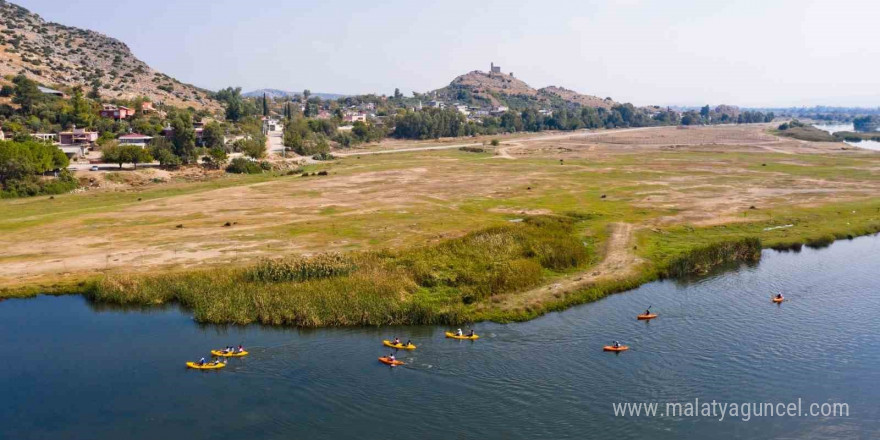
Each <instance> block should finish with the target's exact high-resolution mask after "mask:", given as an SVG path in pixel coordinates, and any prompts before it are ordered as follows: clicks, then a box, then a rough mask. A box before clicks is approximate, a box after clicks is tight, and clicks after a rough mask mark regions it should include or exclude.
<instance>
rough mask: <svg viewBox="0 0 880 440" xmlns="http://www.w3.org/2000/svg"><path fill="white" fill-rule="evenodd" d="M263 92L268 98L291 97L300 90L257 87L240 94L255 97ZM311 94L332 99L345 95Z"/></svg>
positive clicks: (299, 93) (300, 93) (298, 93)
mask: <svg viewBox="0 0 880 440" xmlns="http://www.w3.org/2000/svg"><path fill="white" fill-rule="evenodd" d="M263 93H265V94H266V96H268V97H269V98H292V97H294V96H297V95H302V92H301V91H300V92H289V91H286V90H279V89H259V90H253V91H250V92H247V93H242V96H245V97H248V98H257V97H260V96H263ZM311 96H317V97H319V98H321V99H329V100H333V99H339V98H345V97H346V96H347V95H340V94H338V93H312V95H311Z"/></svg>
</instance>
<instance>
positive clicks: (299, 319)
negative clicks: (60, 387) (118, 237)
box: [87, 217, 590, 327]
mask: <svg viewBox="0 0 880 440" xmlns="http://www.w3.org/2000/svg"><path fill="white" fill-rule="evenodd" d="M576 222H577V220H575V219H571V218H568V217H534V218H528V219H526V220H525V221H523V222H522V223H519V224H507V225H503V226H496V227H491V228H487V229H484V230H481V231H477V232H473V233H470V234H467V235H465V236H463V237H460V238H457V239H452V240H448V241H446V242H443V243H440V244H437V245H433V246H428V247H421V248H410V249H403V250H399V251H378V252H369V253H362V254H353V255H347V256H342V255H337V254H327V255H318V256H314V257H309V258H304V257H291V258H286V259H277V260H266V261H261V262H259V263H257V264H256V265H254V266H252V267H247V268H239V269H210V270H198V271H187V272H180V273H171V274H167V273H166V274H161V275H111V276H107V277H106V278H105V279H104V280H102V281H101V282H99V283H97V285H96V286H95V288H94V289H92V290H91V291H89V292H87V295H88V296H89V298H91V299H92V300H94V301H99V302H108V303H117V304H130V305H148V304H162V303H167V302H177V303H179V304H181V305H183V306H185V307H187V308H190V309H192V311H193V315H194V317H195V319H196V320H197V321H199V322H210V323H235V324H248V323H254V322H259V323H263V324H270V325H294V326H303V327H321V326H343V325H385V324H452V323H458V322H462V321H463V320H466V319H467V313H466V307H467V305H469V304H472V303H475V302H478V301H480V300H482V299H484V298H486V297H488V296H491V295H499V294H504V293H508V292H514V291H517V290H521V289H527V288H529V287H534V286H536V285H538V284H540V283H541V282H542V281H543V280H544V279H546V278H547V277H549V276H553V274H555V273H557V272H561V271H565V270H570V269H572V268H575V267H578V266H581V265H584V264H586V262H588V261H589V259H590V253H589V251H588V249H587V247H586V246H585V245H584V244H583V241H582V240H581V239H580V238H579V237H578V236H577V234H576V232H575V228H574V225H575V223H576Z"/></svg>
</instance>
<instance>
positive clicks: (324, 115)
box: [315, 110, 333, 119]
mask: <svg viewBox="0 0 880 440" xmlns="http://www.w3.org/2000/svg"><path fill="white" fill-rule="evenodd" d="M315 117H316V118H318V119H330V118H332V117H333V115H332V114H330V112H328V111H327V110H321V111H319V112H318V116H315Z"/></svg>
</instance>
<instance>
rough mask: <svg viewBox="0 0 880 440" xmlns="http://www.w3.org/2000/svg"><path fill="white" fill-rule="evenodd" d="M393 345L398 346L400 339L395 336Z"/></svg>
mask: <svg viewBox="0 0 880 440" xmlns="http://www.w3.org/2000/svg"><path fill="white" fill-rule="evenodd" d="M394 345H400V338H398V337H397V336H395V337H394Z"/></svg>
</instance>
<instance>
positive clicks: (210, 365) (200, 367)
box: [186, 362, 226, 370]
mask: <svg viewBox="0 0 880 440" xmlns="http://www.w3.org/2000/svg"><path fill="white" fill-rule="evenodd" d="M186 366H187V367H188V368H194V369H196V370H218V369H220V368H223V367H225V366H226V364H225V363H223V362H221V363H219V364H214V363H207V364H205V365H199V363H198V362H187V363H186Z"/></svg>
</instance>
